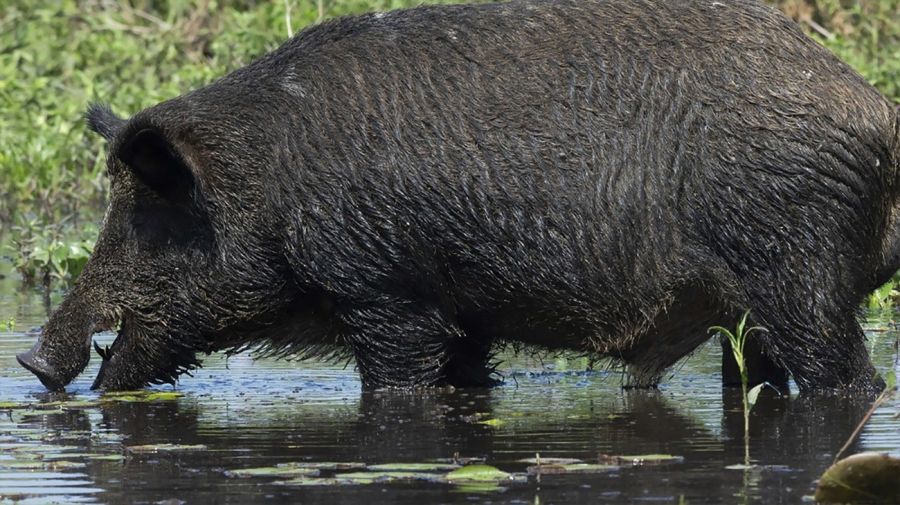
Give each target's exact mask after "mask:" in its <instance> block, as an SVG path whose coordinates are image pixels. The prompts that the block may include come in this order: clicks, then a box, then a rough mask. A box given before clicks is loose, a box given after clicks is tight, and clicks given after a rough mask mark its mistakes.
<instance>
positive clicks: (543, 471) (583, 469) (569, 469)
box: [527, 463, 620, 475]
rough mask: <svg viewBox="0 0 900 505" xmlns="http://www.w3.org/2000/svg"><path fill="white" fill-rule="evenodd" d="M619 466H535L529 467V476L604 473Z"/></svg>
mask: <svg viewBox="0 0 900 505" xmlns="http://www.w3.org/2000/svg"><path fill="white" fill-rule="evenodd" d="M619 468H620V467H619V466H617V465H600V464H591V463H569V464H565V465H534V466H529V467H528V470H527V471H528V475H551V474H566V473H604V472H612V471H615V470H618V469H619Z"/></svg>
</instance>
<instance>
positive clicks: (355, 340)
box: [341, 300, 490, 388]
mask: <svg viewBox="0 0 900 505" xmlns="http://www.w3.org/2000/svg"><path fill="white" fill-rule="evenodd" d="M341 318H342V320H343V322H344V325H345V327H346V328H347V329H346V333H345V335H344V340H345V341H346V343H347V345H349V347H350V348H351V349H352V350H353V354H354V355H355V357H356V364H357V368H358V369H359V375H360V379H361V380H362V383H363V387H365V388H385V387H387V388H413V387H418V386H434V385H442V384H450V385H454V386H472V385H488V384H480V382H487V381H489V380H490V379H489V376H490V370H489V368H488V366H487V363H488V361H489V348H490V346H489V345H488V344H487V343H480V345H479V343H476V342H474V341H472V339H470V338H469V337H468V336H467V335H466V334H465V333H464V332H463V331H462V330H461V329H460V328H459V326H458V325H457V324H456V322H455V321H454V320H453V318H451V317H449V316H447V315H446V314H445V313H444V312H443V311H441V310H440V309H439V308H437V307H434V306H429V305H423V304H419V303H415V302H409V301H402V300H391V301H390V302H387V303H380V304H377V305H368V306H356V307H354V308H352V309H348V310H347V311H346V312H344V313H343V314H342V316H341Z"/></svg>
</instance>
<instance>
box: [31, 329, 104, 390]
mask: <svg viewBox="0 0 900 505" xmlns="http://www.w3.org/2000/svg"><path fill="white" fill-rule="evenodd" d="M70 358H71V359H70V360H68V361H67V363H66V366H64V367H62V368H59V367H55V366H53V365H51V364H50V363H49V362H48V361H47V360H46V359H45V358H44V357H43V353H42V352H41V342H40V341H38V343H36V344H34V347H32V348H31V349H29V350H27V351H25V352H23V353H20V354H17V355H16V360H17V361H18V362H19V364H20V365H22V366H23V367H25V368H26V369H28V371H29V372H31V373H33V374H34V375H36V376H37V378H38V379H39V380H40V381H41V383H42V384H43V385H44V386H45V387H46V388H47V389H49V390H51V391H62V390H63V389H64V388H65V386H66V384H68V383H69V382H72V379H74V378H75V377H76V376H77V375H78V374H79V373H81V371H82V370H84V367H86V366H87V363H88V360H89V359H90V352H87V353H83V352H80V353H77V354H76V355H74V356H71V357H70Z"/></svg>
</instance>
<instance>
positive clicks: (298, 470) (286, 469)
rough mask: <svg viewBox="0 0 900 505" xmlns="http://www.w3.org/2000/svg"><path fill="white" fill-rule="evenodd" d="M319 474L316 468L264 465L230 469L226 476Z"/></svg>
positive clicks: (299, 475)
mask: <svg viewBox="0 0 900 505" xmlns="http://www.w3.org/2000/svg"><path fill="white" fill-rule="evenodd" d="M318 475H319V470H318V469H316V468H302V467H296V466H262V467H257V468H240V469H237V470H228V471H226V472H225V476H226V477H236V478H240V479H245V478H248V477H281V478H285V477H288V478H290V477H315V476H318Z"/></svg>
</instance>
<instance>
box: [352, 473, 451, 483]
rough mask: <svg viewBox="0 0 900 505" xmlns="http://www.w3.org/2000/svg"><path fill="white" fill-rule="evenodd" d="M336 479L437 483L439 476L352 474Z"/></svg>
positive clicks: (359, 481) (427, 474) (365, 481)
mask: <svg viewBox="0 0 900 505" xmlns="http://www.w3.org/2000/svg"><path fill="white" fill-rule="evenodd" d="M334 478H335V479H336V480H338V481H350V482H353V483H359V484H375V483H379V484H382V483H388V482H409V481H414V480H426V481H436V480H437V479H438V478H439V476H438V475H436V474H433V473H425V472H351V473H341V474H337V475H335V476H334Z"/></svg>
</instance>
